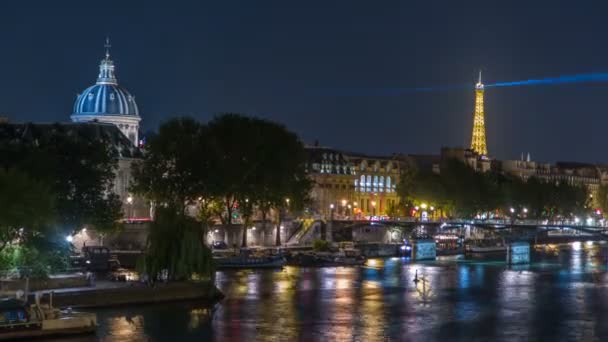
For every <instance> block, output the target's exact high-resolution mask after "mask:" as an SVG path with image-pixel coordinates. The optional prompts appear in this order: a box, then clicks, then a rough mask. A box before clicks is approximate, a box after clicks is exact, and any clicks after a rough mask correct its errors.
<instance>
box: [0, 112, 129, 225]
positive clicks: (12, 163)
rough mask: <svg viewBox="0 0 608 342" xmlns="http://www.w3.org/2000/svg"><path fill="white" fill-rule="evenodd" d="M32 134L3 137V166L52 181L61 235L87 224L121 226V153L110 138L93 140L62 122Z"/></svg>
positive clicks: (0, 147) (0, 139)
mask: <svg viewBox="0 0 608 342" xmlns="http://www.w3.org/2000/svg"><path fill="white" fill-rule="evenodd" d="M8 127H12V126H5V127H4V128H5V130H4V131H3V133H6V131H7V130H8ZM28 129H30V130H32V131H34V130H36V129H37V128H36V127H29V128H28ZM32 134H35V135H36V138H35V139H30V140H27V139H22V140H19V141H18V143H15V141H14V140H12V138H11V135H10V134H8V135H6V136H5V135H3V136H1V137H0V155H2V156H3V158H2V160H0V166H2V167H4V168H7V169H8V168H16V169H19V170H21V171H23V172H25V173H27V174H28V175H30V176H31V177H32V178H33V179H36V180H39V181H41V182H43V183H46V184H48V185H49V192H50V193H51V194H52V195H53V197H54V199H55V210H56V221H57V222H56V223H57V225H58V227H60V228H61V230H62V233H63V234H67V233H72V232H73V231H75V230H78V229H80V228H82V227H83V226H85V225H93V226H94V228H95V229H97V230H98V231H111V230H114V229H116V228H118V227H119V224H118V220H119V219H120V217H121V216H122V215H121V207H122V204H121V202H120V200H119V198H118V196H116V195H115V194H113V193H112V192H111V189H112V187H113V181H114V177H115V170H116V168H117V165H118V160H117V157H118V152H117V151H116V149H115V148H114V146H113V144H112V143H111V142H110V140H109V138H108V137H105V136H101V137H100V138H98V139H92V138H91V135H92V132H90V131H89V130H86V129H73V127H72V126H66V125H59V124H57V125H53V126H51V127H50V129H49V130H48V132H47V131H45V132H36V133H32Z"/></svg>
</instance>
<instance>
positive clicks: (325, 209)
mask: <svg viewBox="0 0 608 342" xmlns="http://www.w3.org/2000/svg"><path fill="white" fill-rule="evenodd" d="M306 151H307V154H308V162H307V165H306V171H307V173H308V175H309V177H310V178H311V180H312V181H313V189H312V191H311V194H310V197H311V199H312V202H313V204H312V211H313V212H314V213H316V214H319V215H321V216H323V217H331V216H332V215H333V217H334V218H336V219H337V218H352V217H366V216H385V215H388V214H389V213H390V208H391V207H394V206H397V204H398V202H399V201H398V197H397V192H396V186H397V182H398V180H399V174H400V167H401V164H402V163H401V162H400V161H399V160H398V159H397V158H394V157H378V156H367V155H362V154H354V153H345V152H341V151H337V150H334V149H330V148H325V147H318V146H314V147H307V148H306Z"/></svg>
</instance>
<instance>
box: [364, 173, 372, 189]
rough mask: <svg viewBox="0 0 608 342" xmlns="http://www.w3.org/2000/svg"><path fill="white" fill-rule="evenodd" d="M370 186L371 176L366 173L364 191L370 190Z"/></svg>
mask: <svg viewBox="0 0 608 342" xmlns="http://www.w3.org/2000/svg"><path fill="white" fill-rule="evenodd" d="M371 187H372V176H370V175H367V182H366V183H365V191H371Z"/></svg>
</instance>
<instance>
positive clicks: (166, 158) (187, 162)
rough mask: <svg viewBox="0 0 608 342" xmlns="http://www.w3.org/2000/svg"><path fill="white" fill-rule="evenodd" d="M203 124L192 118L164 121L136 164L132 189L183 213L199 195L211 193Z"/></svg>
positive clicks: (156, 202) (207, 195)
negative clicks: (141, 158)
mask: <svg viewBox="0 0 608 342" xmlns="http://www.w3.org/2000/svg"><path fill="white" fill-rule="evenodd" d="M202 130H203V127H202V126H201V125H200V124H199V123H198V122H197V121H195V120H193V119H191V118H177V119H173V120H170V121H168V122H166V123H165V124H163V125H161V126H160V128H159V132H158V134H157V135H155V136H153V137H151V138H150V139H149V140H148V144H147V146H146V150H147V151H146V153H145V155H144V158H143V161H142V162H140V163H136V164H134V165H133V170H132V171H133V178H134V183H133V185H132V190H133V192H135V193H138V194H142V195H143V196H145V197H146V198H147V199H149V200H150V201H152V202H153V203H155V204H157V205H169V206H171V207H173V208H176V209H177V210H178V211H179V212H181V213H184V212H185V210H186V207H187V206H188V205H189V204H192V203H195V202H196V201H197V200H198V198H201V197H204V198H206V199H207V200H209V197H211V194H210V192H209V191H208V186H209V185H210V184H212V183H211V182H209V181H210V179H209V172H208V170H209V168H208V162H211V161H210V160H209V159H208V156H207V144H206V141H205V140H204V134H203V132H202Z"/></svg>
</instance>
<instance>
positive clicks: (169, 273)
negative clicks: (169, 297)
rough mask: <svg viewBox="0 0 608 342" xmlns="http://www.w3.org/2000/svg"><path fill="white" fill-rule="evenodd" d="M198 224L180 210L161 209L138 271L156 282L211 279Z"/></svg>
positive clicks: (209, 258) (210, 261) (211, 270)
mask: <svg viewBox="0 0 608 342" xmlns="http://www.w3.org/2000/svg"><path fill="white" fill-rule="evenodd" d="M203 238H204V236H202V235H201V232H200V224H199V223H198V222H196V221H195V220H194V219H193V218H192V217H189V216H187V215H182V214H180V208H174V207H160V208H159V209H158V211H157V213H156V219H155V220H154V221H153V222H152V224H151V225H150V233H149V236H148V242H147V244H146V250H145V253H144V257H143V260H141V261H140V263H139V269H140V271H141V272H142V273H145V274H147V275H149V276H150V277H152V279H156V278H159V277H162V276H166V277H167V279H168V280H188V279H190V278H191V277H192V276H193V275H199V276H203V277H209V278H212V277H213V273H214V266H213V258H212V256H211V250H210V249H209V248H208V247H207V246H206V245H205V244H204V242H203V241H202V239H203Z"/></svg>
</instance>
